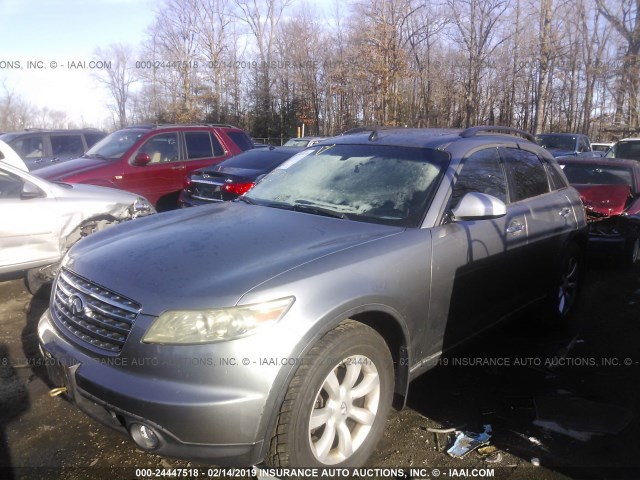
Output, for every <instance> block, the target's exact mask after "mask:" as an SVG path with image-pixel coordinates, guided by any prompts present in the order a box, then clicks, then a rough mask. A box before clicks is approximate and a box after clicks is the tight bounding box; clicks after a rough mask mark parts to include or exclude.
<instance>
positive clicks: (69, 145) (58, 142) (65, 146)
mask: <svg viewBox="0 0 640 480" xmlns="http://www.w3.org/2000/svg"><path fill="white" fill-rule="evenodd" d="M51 153H52V154H53V155H54V156H56V155H68V156H72V155H77V156H80V155H82V154H83V153H84V145H83V143H82V137H81V136H80V135H52V136H51Z"/></svg>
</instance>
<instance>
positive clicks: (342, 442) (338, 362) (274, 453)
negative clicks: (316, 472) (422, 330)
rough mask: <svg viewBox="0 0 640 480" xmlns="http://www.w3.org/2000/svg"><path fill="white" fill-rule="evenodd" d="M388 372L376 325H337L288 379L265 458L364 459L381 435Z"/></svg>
mask: <svg viewBox="0 0 640 480" xmlns="http://www.w3.org/2000/svg"><path fill="white" fill-rule="evenodd" d="M393 377H394V375H393V362H392V359H391V354H390V353H389V349H388V348H387V345H386V343H385V341H384V340H383V338H382V337H381V336H380V335H379V334H378V333H377V332H376V331H375V330H373V329H372V328H370V327H368V326H366V325H363V324H361V323H358V322H355V321H353V320H347V321H345V322H343V323H341V324H340V325H338V326H337V327H336V328H335V329H333V330H331V331H330V332H328V333H327V334H326V335H325V336H324V337H322V338H321V339H320V340H319V341H318V343H317V344H316V345H314V346H313V348H312V349H311V350H310V351H309V353H308V354H307V356H306V357H305V358H304V359H303V362H302V365H301V366H300V367H299V368H298V371H297V372H296V374H295V375H294V377H293V379H292V380H291V383H290V384H289V388H288V389H287V393H286V395H285V400H284V402H283V404H282V406H281V408H280V413H279V416H278V423H277V426H276V430H275V433H274V435H273V437H272V439H271V443H270V448H269V453H268V455H267V458H266V459H265V463H267V464H269V465H271V466H273V467H326V466H332V467H357V466H361V465H362V464H364V462H365V461H366V460H367V458H369V456H370V455H371V453H372V452H373V450H374V448H375V446H376V444H377V443H378V440H379V439H380V437H381V436H382V432H383V430H384V424H385V420H386V418H387V414H388V412H389V409H390V408H391V400H392V395H393V382H394V380H393ZM338 386H339V388H336V387H338ZM354 392H355V393H356V396H355V397H354V396H353V394H354Z"/></svg>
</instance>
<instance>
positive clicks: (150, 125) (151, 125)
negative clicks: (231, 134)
mask: <svg viewBox="0 0 640 480" xmlns="http://www.w3.org/2000/svg"><path fill="white" fill-rule="evenodd" d="M168 127H225V128H239V127H236V126H235V125H231V124H228V123H204V122H190V123H145V124H137V125H129V126H128V127H124V128H168Z"/></svg>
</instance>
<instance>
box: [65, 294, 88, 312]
mask: <svg viewBox="0 0 640 480" xmlns="http://www.w3.org/2000/svg"><path fill="white" fill-rule="evenodd" d="M67 305H68V306H69V310H71V315H73V316H74V317H77V316H78V315H79V314H80V313H82V312H84V302H83V301H82V298H81V297H80V296H78V295H71V296H70V297H69V299H68V300H67Z"/></svg>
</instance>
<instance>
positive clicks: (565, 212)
mask: <svg viewBox="0 0 640 480" xmlns="http://www.w3.org/2000/svg"><path fill="white" fill-rule="evenodd" d="M570 213H571V209H570V208H569V207H564V208H563V209H561V210H560V211H559V212H558V215H560V216H561V217H566V216H567V215H569V214H570Z"/></svg>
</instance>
